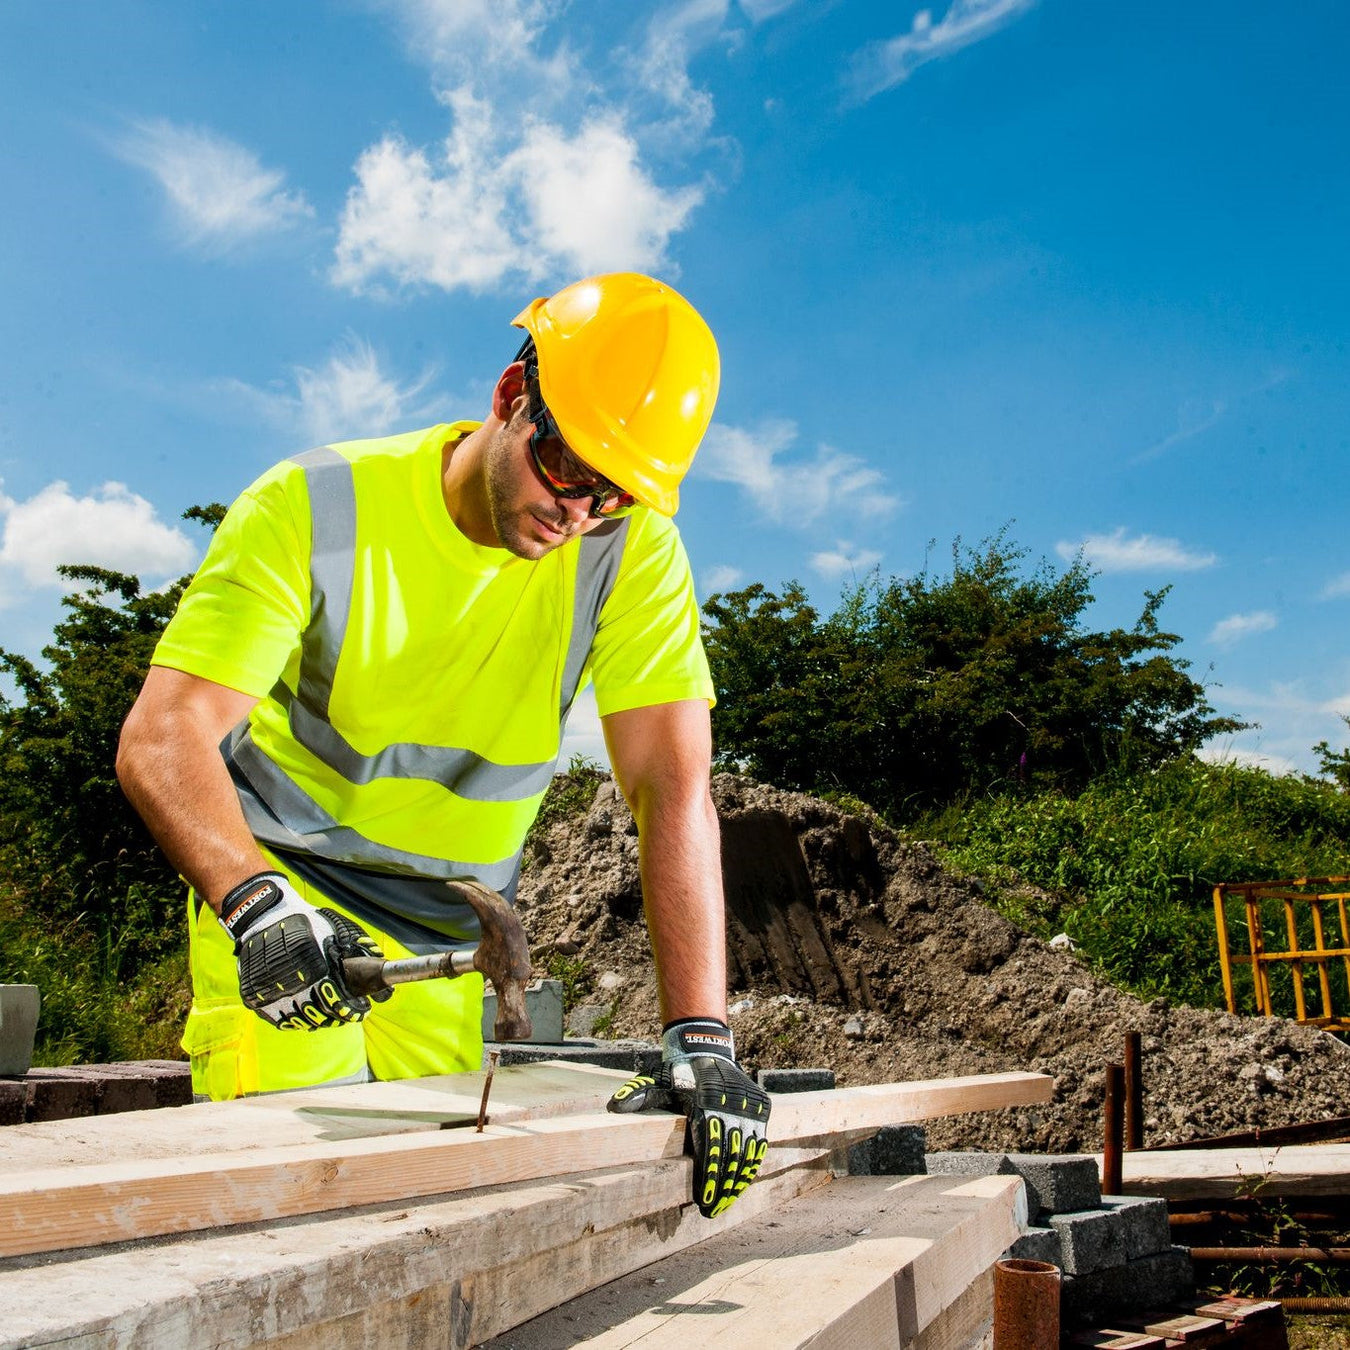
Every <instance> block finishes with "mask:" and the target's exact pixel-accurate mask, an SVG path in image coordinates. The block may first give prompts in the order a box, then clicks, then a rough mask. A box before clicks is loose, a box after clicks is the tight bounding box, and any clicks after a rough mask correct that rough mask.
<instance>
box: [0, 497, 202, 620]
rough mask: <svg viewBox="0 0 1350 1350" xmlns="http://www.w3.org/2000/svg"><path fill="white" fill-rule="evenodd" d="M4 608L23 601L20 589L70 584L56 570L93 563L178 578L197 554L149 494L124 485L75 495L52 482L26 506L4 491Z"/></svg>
mask: <svg viewBox="0 0 1350 1350" xmlns="http://www.w3.org/2000/svg"><path fill="white" fill-rule="evenodd" d="M0 520H3V535H2V536H0V606H2V605H5V604H11V603H13V602H14V601H15V600H17V599H18V598H19V594H18V591H19V585H17V584H16V583H21V584H22V585H25V586H27V587H44V588H45V587H54V586H65V585H68V584H69V583H67V582H66V581H64V580H63V579H62V578H61V577H60V576H59V575H58V573H57V570H56V569H57V567H58V566H60V565H62V564H68V563H91V564H93V565H94V566H96V567H107V568H111V569H112V570H114V571H118V572H130V573H133V574H135V575H137V576H145V577H147V578H149V579H151V580H163V579H165V578H167V577H171V576H179V575H180V574H181V573H183V572H184V571H186V570H187V569H188V568H189V567H191V565H192V564H193V563H194V562H195V561H196V558H197V554H198V550H197V547H196V545H195V544H194V543H193V541H192V540H190V539H189V538H188V536H187V535H186V534H185V533H184V532H183V531H182V530H180V529H179V528H178V527H177V526H175V525H166V524H164V522H163V521H161V520H160V519H159V518H158V517H157V516H156V514H155V508H154V507H153V506H152V505H151V504H150V503H149V502H148V501H146V499H145V498H144V497H141V496H138V495H137V494H136V493H134V492H132V491H131V490H130V489H129V488H128V487H127V486H126V485H125V484H124V483H113V482H109V483H104V484H103V486H102V487H99V488H96V489H95V490H94V491H93V492H92V493H90V494H88V495H87V496H83V497H77V496H76V495H75V494H74V493H73V492H72V491H71V490H70V485H69V484H68V483H64V482H61V481H60V480H58V481H56V482H53V483H48V484H47V486H46V487H44V488H43V489H42V490H41V491H40V492H38V493H36V494H35V495H34V496H32V497H29V498H28V500H27V501H15V500H14V499H13V498H11V497H7V496H5V495H4V493H2V492H0Z"/></svg>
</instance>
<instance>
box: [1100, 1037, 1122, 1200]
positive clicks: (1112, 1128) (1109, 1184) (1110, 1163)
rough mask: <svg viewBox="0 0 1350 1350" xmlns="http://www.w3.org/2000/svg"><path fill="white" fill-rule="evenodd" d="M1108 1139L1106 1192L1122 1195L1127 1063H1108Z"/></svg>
mask: <svg viewBox="0 0 1350 1350" xmlns="http://www.w3.org/2000/svg"><path fill="white" fill-rule="evenodd" d="M1104 1114H1105V1117H1106V1139H1105V1146H1104V1147H1103V1149H1102V1194H1103V1195H1119V1194H1120V1192H1121V1190H1122V1189H1123V1187H1122V1182H1121V1156H1120V1155H1121V1152H1122V1146H1123V1144H1124V1142H1125V1066H1124V1065H1123V1064H1108V1065H1107V1066H1106V1103H1105V1112H1104Z"/></svg>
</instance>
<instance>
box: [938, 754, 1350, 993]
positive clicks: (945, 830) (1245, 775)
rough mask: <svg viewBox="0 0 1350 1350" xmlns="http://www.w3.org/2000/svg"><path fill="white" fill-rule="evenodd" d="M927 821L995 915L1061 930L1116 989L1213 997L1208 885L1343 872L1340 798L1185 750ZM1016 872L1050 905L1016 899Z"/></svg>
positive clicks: (1344, 799) (1348, 836)
mask: <svg viewBox="0 0 1350 1350" xmlns="http://www.w3.org/2000/svg"><path fill="white" fill-rule="evenodd" d="M928 827H929V831H930V832H931V833H934V834H936V835H938V836H939V837H940V839H941V840H942V841H943V842H944V843H945V845H946V852H947V855H948V858H949V861H950V862H951V863H952V864H954V865H955V866H957V867H960V868H962V869H964V870H966V871H969V872H972V873H975V874H977V875H980V876H983V877H985V878H987V879H988V880H990V881H991V882H993V883H994V890H995V894H996V896H997V903H998V904H999V905H1000V907H1002V908H1004V909H1005V910H1007V911H1008V913H1009V917H1012V918H1015V919H1016V920H1018V921H1019V922H1024V923H1026V922H1028V921H1030V922H1031V925H1032V926H1033V927H1034V928H1036V929H1037V930H1039V931H1040V932H1041V934H1042V935H1043V936H1048V935H1049V933H1051V932H1054V931H1058V930H1059V929H1062V930H1063V931H1064V932H1066V933H1068V934H1069V936H1070V937H1072V938H1073V939H1074V941H1075V942H1077V943H1078V944H1079V945H1080V947H1081V949H1082V952H1083V954H1084V955H1085V956H1086V957H1087V958H1088V959H1089V960H1090V961H1091V962H1092V963H1093V965H1094V966H1096V968H1097V969H1098V970H1100V971H1101V973H1102V974H1103V975H1105V976H1106V977H1107V978H1108V979H1111V980H1113V981H1115V982H1117V983H1119V984H1122V985H1124V986H1126V987H1127V988H1129V989H1133V990H1135V991H1136V992H1138V993H1141V994H1144V995H1160V994H1165V995H1168V996H1170V997H1173V998H1175V999H1177V1000H1179V1001H1183V1002H1187V1003H1194V1004H1198V1005H1200V1006H1221V1005H1222V1003H1223V985H1222V980H1221V978H1220V973H1219V964H1218V948H1217V943H1216V935H1215V929H1214V911H1213V902H1212V890H1213V887H1214V886H1215V885H1216V884H1218V883H1220V882H1237V881H1263V880H1264V881H1269V880H1286V879H1292V878H1295V877H1300V876H1333V875H1345V874H1346V873H1348V872H1350V795H1347V794H1345V793H1344V792H1341V791H1339V790H1338V789H1337V788H1336V787H1335V786H1334V785H1332V784H1329V783H1324V782H1317V781H1314V780H1312V779H1308V778H1299V777H1284V778H1277V777H1274V776H1272V775H1271V774H1268V773H1266V772H1264V771H1262V770H1260V769H1249V768H1241V767H1238V766H1236V765H1232V764H1224V765H1215V764H1205V763H1202V762H1201V761H1199V760H1197V759H1194V758H1185V759H1179V760H1176V761H1174V762H1173V763H1170V764H1167V765H1164V766H1163V767H1161V768H1159V769H1157V770H1154V771H1152V772H1149V773H1142V774H1134V775H1130V776H1124V777H1121V776H1108V777H1104V778H1100V779H1097V780H1096V781H1094V782H1092V783H1091V784H1089V786H1088V787H1087V788H1086V789H1085V790H1084V791H1083V792H1082V793H1080V794H1079V795H1077V796H1069V795H1067V794H1065V793H1061V792H1053V791H1052V792H1044V793H1037V794H1034V795H1028V796H1022V797H1018V796H1002V797H997V798H992V799H987V800H981V801H974V802H970V803H968V804H967V805H966V806H965V807H964V809H962V810H960V811H959V812H958V811H954V812H949V813H946V814H945V815H944V816H942V817H940V818H932V819H930V821H929V822H928ZM1016 878H1021V879H1023V880H1025V881H1028V882H1030V883H1032V884H1033V885H1035V886H1038V887H1043V888H1044V889H1045V890H1047V891H1051V892H1053V893H1054V894H1055V896H1056V897H1058V898H1059V901H1060V903H1059V905H1058V906H1045V905H1044V904H1042V905H1041V906H1040V907H1039V908H1037V907H1036V906H1034V905H1032V906H1030V907H1029V906H1028V904H1027V902H1026V900H1025V897H1018V895H1017V892H1016V886H1015V884H1013V883H1014V882H1015V879H1016ZM1232 931H1233V924H1232V919H1230V932H1232ZM1239 931H1240V930H1239ZM1281 931H1282V930H1281ZM1241 940H1242V941H1244V942H1245V934H1244V935H1243V937H1242V939H1241ZM1280 945H1283V938H1282V937H1281V939H1280Z"/></svg>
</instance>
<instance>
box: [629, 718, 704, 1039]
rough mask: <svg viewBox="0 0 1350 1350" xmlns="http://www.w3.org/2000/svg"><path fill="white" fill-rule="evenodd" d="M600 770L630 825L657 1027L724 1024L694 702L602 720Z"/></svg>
mask: <svg viewBox="0 0 1350 1350" xmlns="http://www.w3.org/2000/svg"><path fill="white" fill-rule="evenodd" d="M603 725H604V730H605V743H606V745H607V746H608V747H609V757H610V762H611V763H612V764H613V766H614V775H615V777H616V778H617V779H618V783H619V786H620V788H622V789H623V794H624V796H625V797H626V798H627V799H628V804H629V806H630V807H631V808H632V811H633V816H634V818H635V819H636V820H637V825H638V842H639V845H640V848H641V868H642V892H643V896H644V904H645V907H646V914H647V930H648V932H649V933H650V935H651V943H652V952H653V955H654V956H655V958H656V972H657V980H658V983H659V987H660V995H661V1019H662V1021H663V1022H671V1021H674V1020H675V1019H677V1018H682V1017H714V1018H716V1019H717V1020H718V1021H721V1022H725V1021H726V1019H727V969H726V918H725V913H724V910H723V899H722V851H721V842H720V833H719V830H718V824H717V812H716V810H715V809H714V808H713V803H712V795H711V792H710V790H709V774H710V772H711V767H712V730H711V725H710V721H709V717H708V705H707V704H706V703H705V702H703V700H702V699H692V700H688V701H685V702H680V703H662V704H658V705H656V706H654V707H650V708H634V709H631V710H630V711H627V712H620V713H611V714H610V715H609V716H608V717H606V718H604V719H603Z"/></svg>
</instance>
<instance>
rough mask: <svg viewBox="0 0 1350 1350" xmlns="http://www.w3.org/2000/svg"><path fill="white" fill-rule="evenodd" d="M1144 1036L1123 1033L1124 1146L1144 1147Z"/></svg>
mask: <svg viewBox="0 0 1350 1350" xmlns="http://www.w3.org/2000/svg"><path fill="white" fill-rule="evenodd" d="M1143 1041H1144V1038H1143V1037H1142V1036H1141V1035H1140V1034H1139V1032H1137V1031H1127V1032H1126V1033H1125V1147H1126V1148H1128V1149H1131V1150H1133V1149H1137V1148H1143V1147H1144V1046H1143Z"/></svg>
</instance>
